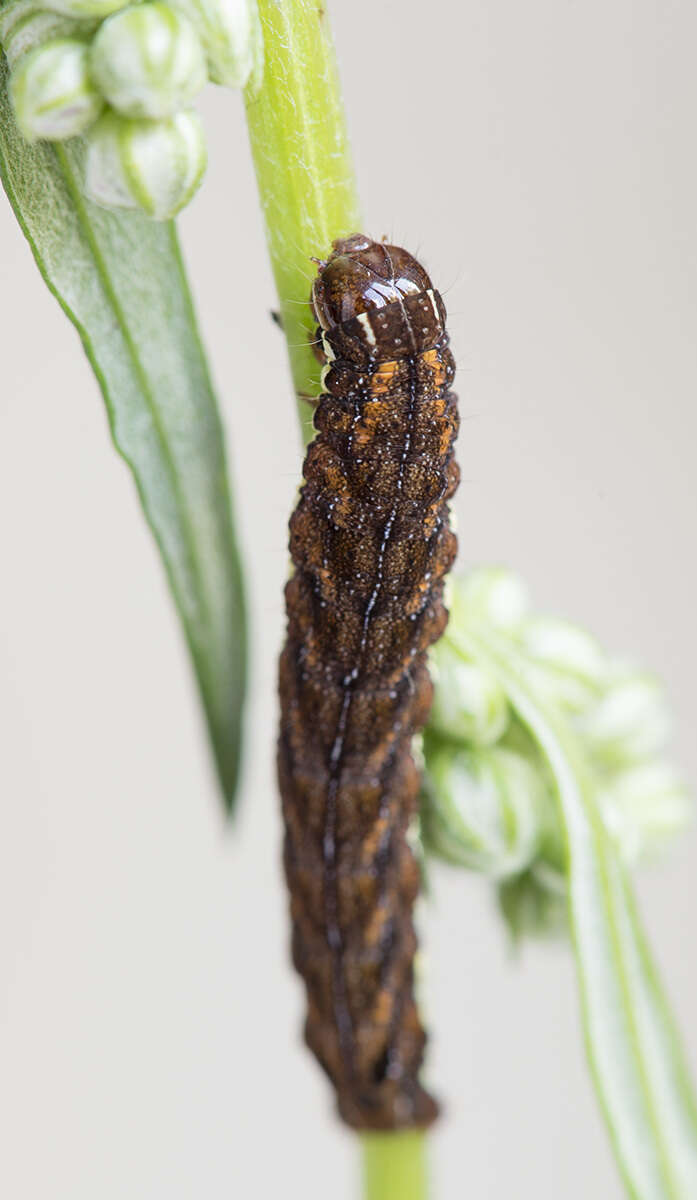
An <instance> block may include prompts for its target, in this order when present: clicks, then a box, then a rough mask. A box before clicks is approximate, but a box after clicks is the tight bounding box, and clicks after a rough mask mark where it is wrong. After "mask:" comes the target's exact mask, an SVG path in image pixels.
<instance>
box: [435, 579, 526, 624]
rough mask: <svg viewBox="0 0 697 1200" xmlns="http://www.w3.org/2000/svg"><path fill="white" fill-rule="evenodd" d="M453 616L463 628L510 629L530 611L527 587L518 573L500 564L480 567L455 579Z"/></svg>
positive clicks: (452, 605) (452, 599) (452, 596)
mask: <svg viewBox="0 0 697 1200" xmlns="http://www.w3.org/2000/svg"><path fill="white" fill-rule="evenodd" d="M450 607H451V613H452V619H453V621H454V622H455V624H456V627H457V623H459V622H460V621H462V623H463V628H465V629H467V628H469V627H470V626H473V625H485V626H489V627H490V628H492V629H498V630H503V631H505V632H511V631H515V630H517V629H518V627H519V626H520V624H521V622H522V621H523V620H524V618H525V617H526V615H527V613H528V611H529V600H528V593H527V589H526V587H525V585H524V583H523V581H522V580H521V579H520V577H519V576H518V575H515V574H514V573H513V571H507V570H505V569H504V568H503V567H479V568H478V569H477V570H474V571H470V572H469V573H468V574H467V575H465V576H464V577H461V578H459V579H456V580H454V582H453V586H452V592H451V596H450Z"/></svg>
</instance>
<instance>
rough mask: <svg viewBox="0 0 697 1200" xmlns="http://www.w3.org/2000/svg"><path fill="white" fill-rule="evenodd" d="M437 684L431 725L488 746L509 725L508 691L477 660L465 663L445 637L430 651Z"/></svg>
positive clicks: (461, 740)
mask: <svg viewBox="0 0 697 1200" xmlns="http://www.w3.org/2000/svg"><path fill="white" fill-rule="evenodd" d="M431 665H432V676H433V681H434V684H435V691H434V697H433V706H432V708H431V715H430V717H429V726H430V727H431V728H432V729H435V730H436V731H437V732H438V733H441V734H443V735H445V736H446V737H449V738H453V739H454V740H455V741H459V742H474V743H475V745H478V746H488V745H491V744H492V743H494V742H497V741H498V739H499V738H500V737H501V735H502V733H503V732H504V730H505V729H506V726H507V725H508V721H509V716H510V710H509V707H508V701H507V699H506V693H505V692H504V690H503V688H502V687H501V686H500V684H499V683H497V681H496V680H495V679H494V678H492V676H491V675H490V674H489V673H488V672H487V671H485V670H483V669H482V668H481V667H479V666H477V664H476V663H472V662H465V661H463V659H462V656H461V655H459V654H458V653H457V652H456V651H455V650H454V649H453V648H452V646H450V644H449V643H448V640H447V638H442V639H441V641H440V642H438V643H437V644H436V646H435V647H434V649H433V651H432V652H431Z"/></svg>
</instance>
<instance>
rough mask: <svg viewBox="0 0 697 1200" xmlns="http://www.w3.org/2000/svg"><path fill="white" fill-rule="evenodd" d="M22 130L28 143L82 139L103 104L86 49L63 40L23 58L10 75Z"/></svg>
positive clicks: (13, 99) (75, 43) (37, 48)
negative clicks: (72, 138)
mask: <svg viewBox="0 0 697 1200" xmlns="http://www.w3.org/2000/svg"><path fill="white" fill-rule="evenodd" d="M9 90H10V95H11V97H12V103H13V105H14V110H15V115H16V117H17V124H18V125H19V128H20V129H21V131H22V133H23V134H24V136H25V137H26V138H28V140H29V141H33V140H34V139H36V138H49V139H51V140H52V141H61V140H63V139H64V138H70V137H75V135H76V134H79V133H83V132H84V131H85V130H86V129H87V128H88V127H89V126H90V125H91V124H92V123H93V122H94V121H95V120H96V118H97V117H98V116H99V113H100V112H101V110H102V108H103V106H104V101H103V100H102V97H101V96H100V94H99V92H98V91H97V90H96V89H95V87H94V86H93V84H92V81H91V80H90V76H89V71H88V68H87V47H86V46H85V45H84V43H83V42H77V41H72V40H70V39H68V38H63V39H61V40H60V41H55V42H47V43H46V44H45V45H43V46H37V47H36V49H35V50H31V51H30V52H29V53H28V54H25V55H23V57H22V58H21V59H20V61H19V62H18V63H17V66H16V67H15V69H14V71H13V72H12V73H11V75H10V83H9Z"/></svg>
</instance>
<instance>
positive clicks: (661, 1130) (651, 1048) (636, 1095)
mask: <svg viewBox="0 0 697 1200" xmlns="http://www.w3.org/2000/svg"><path fill="white" fill-rule="evenodd" d="M453 644H454V645H458V646H459V647H460V648H461V650H462V652H463V653H464V654H465V655H466V656H467V658H468V659H474V660H475V661H476V662H478V663H479V664H480V665H484V666H486V667H488V668H489V669H490V670H491V672H492V674H493V675H494V677H495V678H497V679H498V681H499V682H500V684H501V685H502V687H503V688H504V689H505V691H506V693H507V695H508V697H509V699H510V702H511V704H512V705H513V707H514V708H515V710H516V711H517V713H518V716H519V717H520V719H521V720H522V721H523V722H524V724H525V725H527V727H528V729H529V731H530V733H531V734H532V735H533V737H534V738H535V739H536V741H537V743H538V745H539V747H540V750H541V752H542V753H543V755H544V756H545V758H546V760H547V763H548V765H549V767H550V770H551V772H552V775H553V777H554V780H555V784H556V792H557V800H558V804H559V809H560V818H561V821H562V825H563V828H564V834H565V839H566V845H567V877H568V891H569V911H570V920H571V925H572V929H573V935H574V946H575V954H576V964H577V969H578V976H579V984H580V989H581V998H582V1006H583V1016H584V1025H585V1037H586V1045H587V1050H588V1055H589V1059H590V1063H591V1067H592V1071H593V1075H594V1079H595V1083H596V1087H597V1090H598V1094H599V1097H600V1101H601V1104H602V1107H603V1111H604V1114H605V1117H606V1120H607V1124H608V1127H609V1130H610V1134H611V1137H612V1141H613V1144H614V1147H615V1151H616V1154H617V1158H618V1162H619V1164H620V1167H621V1169H622V1172H623V1174H624V1177H625V1181H626V1183H627V1187H628V1189H629V1192H630V1194H631V1195H632V1196H635V1197H637V1198H638V1200H694V1197H695V1196H697V1112H696V1109H695V1102H694V1097H693V1093H692V1090H691V1085H690V1080H689V1077H688V1072H687V1068H686V1065H685V1059H684V1055H683V1051H682V1048H681V1045H680V1040H679V1037H678V1034H677V1032H676V1029H675V1026H674V1024H673V1020H672V1018H671V1015H670V1012H669V1009H668V1005H667V1003H666V1000H665V996H664V994H663V992H662V990H661V987H660V984H659V981H658V976H657V973H656V968H655V966H654V964H653V962H652V959H651V956H650V953H649V950H648V947H647V944H646V940H645V938H644V935H643V932H642V929H641V925H640V922H639V917H638V914H637V911H636V907H635V904H634V900H633V897H632V893H631V889H630V886H629V882H628V879H627V877H626V874H625V871H624V869H623V867H622V865H621V863H620V861H619V857H618V855H617V852H616V850H615V847H614V845H613V843H612V841H611V839H610V837H609V836H608V834H607V833H606V831H605V827H604V825H603V822H602V820H601V819H600V816H599V814H598V811H597V808H596V804H595V799H594V794H593V786H592V782H591V780H590V779H589V777H588V773H587V770H586V767H585V763H584V756H583V752H582V751H581V749H580V747H579V745H578V743H577V740H576V738H575V736H574V734H573V732H572V729H571V726H570V725H569V724H568V722H565V721H564V720H563V719H559V718H558V716H557V715H556V713H555V712H554V711H552V710H551V708H550V707H548V706H546V705H545V703H544V701H543V700H541V699H540V697H539V696H538V695H537V694H536V693H535V691H534V689H533V688H532V687H531V686H530V683H529V680H528V679H527V678H526V672H525V665H524V663H522V662H521V663H520V664H518V663H517V661H516V655H515V651H514V650H513V649H512V647H511V644H510V640H505V639H503V638H500V637H497V636H496V635H495V634H491V633H486V634H485V633H481V632H480V631H479V630H478V631H477V632H476V633H475V634H472V635H471V636H467V637H466V638H460V637H459V636H458V638H457V641H456V642H455V641H454V642H453Z"/></svg>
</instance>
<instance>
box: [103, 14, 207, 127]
mask: <svg viewBox="0 0 697 1200" xmlns="http://www.w3.org/2000/svg"><path fill="white" fill-rule="evenodd" d="M90 70H91V72H92V78H93V79H94V81H95V83H96V84H97V87H98V88H99V89H100V91H101V92H102V94H103V95H104V96H105V97H106V99H107V100H108V101H109V103H110V104H111V105H112V107H113V108H115V109H117V110H118V111H119V112H120V113H123V114H124V116H127V117H149V118H155V119H156V118H159V117H169V116H172V114H173V113H175V112H178V111H179V109H181V108H184V107H185V106H186V105H187V104H188V103H189V102H190V101H191V100H192V99H193V97H194V96H195V95H196V93H197V92H200V90H201V88H202V87H203V86H204V84H205V82H206V62H205V58H204V55H203V50H202V48H201V43H200V41H199V39H198V35H197V34H196V31H195V29H194V27H193V25H192V24H191V22H190V21H187V19H186V18H185V17H182V16H181V15H180V14H179V13H177V12H175V11H174V9H172V8H170V7H169V5H167V4H157V3H155V4H137V5H134V6H133V7H132V8H127V9H125V11H124V12H119V13H116V14H115V15H114V16H113V17H110V18H109V20H108V21H105V22H104V24H103V25H102V26H101V28H100V29H99V31H98V33H97V35H96V37H95V39H94V41H93V43H92V47H91V50H90Z"/></svg>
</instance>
